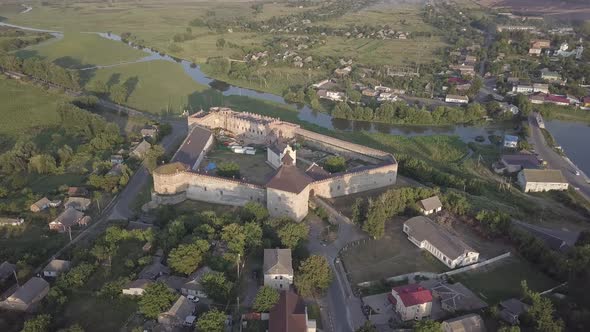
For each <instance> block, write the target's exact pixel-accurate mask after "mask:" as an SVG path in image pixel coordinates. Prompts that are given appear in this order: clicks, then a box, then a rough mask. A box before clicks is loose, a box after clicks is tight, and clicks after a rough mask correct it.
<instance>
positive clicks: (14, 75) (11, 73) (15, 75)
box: [4, 70, 27, 80]
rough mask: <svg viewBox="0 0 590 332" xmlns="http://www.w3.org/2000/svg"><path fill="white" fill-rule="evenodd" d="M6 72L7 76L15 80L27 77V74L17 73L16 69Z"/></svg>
mask: <svg viewBox="0 0 590 332" xmlns="http://www.w3.org/2000/svg"><path fill="white" fill-rule="evenodd" d="M4 74H5V75H6V77H8V78H12V79H14V80H21V79H24V78H26V77H27V76H26V75H23V74H21V73H17V72H14V71H10V70H7V71H5V72H4Z"/></svg>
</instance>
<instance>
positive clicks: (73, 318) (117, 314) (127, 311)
mask: <svg viewBox="0 0 590 332" xmlns="http://www.w3.org/2000/svg"><path fill="white" fill-rule="evenodd" d="M136 310H137V304H136V302H135V301H133V300H131V299H115V300H110V299H103V298H98V297H95V296H94V295H93V294H86V293H78V294H75V295H73V296H71V297H70V298H69V301H68V303H67V305H66V308H65V309H64V314H63V316H62V317H56V318H57V319H58V320H60V321H61V322H62V324H60V325H62V326H70V325H73V324H80V325H81V326H82V328H83V329H84V331H86V332H102V331H119V330H120V328H121V327H122V326H123V324H125V322H126V321H127V319H128V318H129V316H131V314H133V313H134V312H135V311H136Z"/></svg>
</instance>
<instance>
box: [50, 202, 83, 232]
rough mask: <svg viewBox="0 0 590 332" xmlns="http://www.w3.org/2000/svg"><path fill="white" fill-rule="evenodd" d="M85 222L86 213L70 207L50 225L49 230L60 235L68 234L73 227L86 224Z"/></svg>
mask: <svg viewBox="0 0 590 332" xmlns="http://www.w3.org/2000/svg"><path fill="white" fill-rule="evenodd" d="M83 220H84V213H83V212H80V211H78V210H76V209H74V208H72V207H70V208H68V209H66V210H65V211H64V212H62V213H61V214H60V215H59V216H57V218H55V220H53V221H52V222H50V223H49V229H51V230H54V231H58V232H60V233H62V232H66V231H67V230H68V229H70V228H71V227H72V226H75V225H81V224H84V223H86V222H85V221H83Z"/></svg>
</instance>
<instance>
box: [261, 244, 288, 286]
mask: <svg viewBox="0 0 590 332" xmlns="http://www.w3.org/2000/svg"><path fill="white" fill-rule="evenodd" d="M263 271H264V286H269V287H272V288H276V289H278V290H289V288H290V286H291V284H293V263H292V261H291V249H264V266H263Z"/></svg>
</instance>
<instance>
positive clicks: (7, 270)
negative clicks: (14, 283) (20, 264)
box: [0, 261, 16, 282]
mask: <svg viewBox="0 0 590 332" xmlns="http://www.w3.org/2000/svg"><path fill="white" fill-rule="evenodd" d="M14 271H16V265H14V264H10V263H9V262H8V261H4V262H2V264H0V282H3V281H5V280H6V279H8V278H10V277H12V276H13V275H14Z"/></svg>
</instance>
